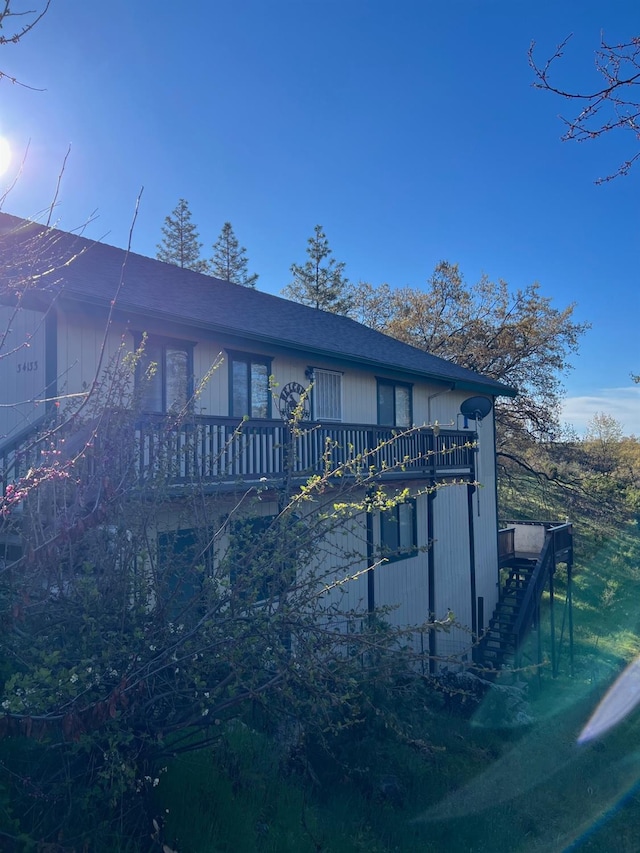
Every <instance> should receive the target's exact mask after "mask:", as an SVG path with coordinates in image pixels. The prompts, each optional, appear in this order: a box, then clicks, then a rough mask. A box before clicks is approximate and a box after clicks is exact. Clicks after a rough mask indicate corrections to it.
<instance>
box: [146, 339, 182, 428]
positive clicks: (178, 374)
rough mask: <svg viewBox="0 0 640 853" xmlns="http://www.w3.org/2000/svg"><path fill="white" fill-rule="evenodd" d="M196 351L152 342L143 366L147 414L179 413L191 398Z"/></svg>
mask: <svg viewBox="0 0 640 853" xmlns="http://www.w3.org/2000/svg"><path fill="white" fill-rule="evenodd" d="M192 354H193V347H192V346H191V345H189V344H181V343H179V342H173V341H164V340H161V339H157V338H149V339H148V340H147V341H146V343H145V346H144V353H143V356H142V360H141V364H140V373H139V377H140V405H141V408H142V411H143V412H158V413H162V412H179V411H181V410H182V409H184V408H185V406H186V405H187V403H188V401H189V398H190V396H191V374H192V370H191V364H192Z"/></svg>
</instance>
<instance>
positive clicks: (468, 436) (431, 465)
mask: <svg viewBox="0 0 640 853" xmlns="http://www.w3.org/2000/svg"><path fill="white" fill-rule="evenodd" d="M84 433H86V435H87V436H89V435H90V434H91V428H90V427H86V426H85V427H84V428H83V429H82V430H80V432H78V433H73V431H72V430H69V429H65V430H60V431H58V432H56V434H55V436H54V437H53V438H47V436H46V435H44V437H41V438H38V437H37V433H36V431H34V430H33V429H32V430H29V431H26V432H25V433H24V434H23V435H20V436H18V437H16V438H15V439H13V440H12V441H11V442H10V443H7V444H5V445H4V446H3V447H0V477H1V478H2V488H3V494H4V493H5V492H6V488H7V486H8V485H9V483H12V482H16V481H17V480H19V479H20V478H21V477H24V476H25V474H26V473H27V472H28V471H29V469H32V468H36V467H37V466H39V465H41V464H43V463H44V464H46V456H45V454H46V452H49V451H52V450H54V451H55V448H56V447H57V446H58V445H59V446H60V447H63V446H64V444H63V442H64V441H65V440H66V441H71V438H72V436H73V435H74V434H79V435H81V436H82V434H84ZM127 433H128V436H129V437H128V438H127V439H123V441H121V442H118V441H115V442H114V440H113V436H110V446H111V447H112V448H118V452H117V453H116V455H118V456H119V457H120V456H121V458H118V459H117V460H116V459H115V458H114V459H113V460H112V461H113V463H114V464H115V465H116V467H121V466H122V464H131V461H130V460H134V461H133V464H134V465H135V475H136V479H137V480H138V482H140V483H144V482H145V481H148V480H150V479H152V478H153V477H154V475H161V476H163V477H166V478H167V479H168V480H169V481H170V482H173V483H176V484H180V483H187V482H194V481H197V482H204V483H208V482H210V483H216V482H232V481H237V480H247V481H251V480H260V479H264V478H266V480H268V481H269V480H282V479H283V478H284V477H286V476H289V477H293V478H294V479H299V480H302V479H304V478H306V477H309V476H311V475H313V474H322V473H326V472H332V471H338V470H340V472H341V474H342V475H343V476H350V475H351V476H356V475H358V474H367V473H369V472H372V473H375V475H376V476H382V477H384V478H388V479H393V478H394V477H395V478H402V479H407V478H408V479H411V478H428V479H442V478H447V477H448V478H453V477H460V478H465V477H466V478H468V477H470V476H473V475H474V471H475V466H474V463H475V450H476V448H475V435H474V434H473V433H470V432H469V431H458V430H440V431H439V432H438V431H436V432H435V433H434V431H433V430H432V429H431V428H429V427H420V428H412V429H410V430H406V431H403V430H401V429H392V428H389V427H378V426H367V425H362V424H330V425H329V424H318V423H307V422H305V423H304V424H301V425H300V426H299V428H297V429H295V430H291V429H290V428H289V426H288V425H287V424H285V423H284V422H283V421H276V420H268V421H262V420H261V421H244V422H241V423H238V420H237V419H233V418H222V417H220V418H217V417H195V418H192V419H190V420H189V421H188V422H181V423H177V424H176V423H172V422H171V421H169V420H168V419H167V418H160V417H147V418H145V419H144V420H143V421H141V422H139V423H138V424H137V425H136V426H135V427H134V430H133V436H131V432H130V428H129V429H127ZM131 439H133V443H132V445H131V447H132V448H133V452H129V451H127V449H126V448H127V446H129V445H127V442H128V441H130V440H131ZM82 443H83V442H80V443H79V445H78V448H81V447H82ZM101 444H103V442H101V436H100V432H99V431H98V433H97V434H96V436H95V440H94V437H93V436H92V438H91V442H90V445H91V449H88V450H87V452H86V453H85V454H83V455H85V456H86V457H87V461H89V464H91V459H90V457H91V456H92V455H93V454H94V453H95V452H99V448H100V446H101ZM119 451H122V453H121V454H120V452H119ZM81 452H82V451H81ZM113 452H114V453H115V452H116V451H115V450H114V451H113ZM124 460H129V462H125V461H124ZM101 462H102V465H104V464H105V462H106V463H107V464H108V462H109V460H101Z"/></svg>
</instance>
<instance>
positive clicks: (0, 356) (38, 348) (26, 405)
mask: <svg viewBox="0 0 640 853" xmlns="http://www.w3.org/2000/svg"><path fill="white" fill-rule="evenodd" d="M0 376H1V377H2V381H0V444H1V443H3V442H5V441H6V440H10V439H11V437H12V436H17V435H18V434H20V433H21V432H23V431H24V430H26V429H27V428H28V427H29V425H30V424H31V423H33V422H34V421H36V420H38V419H39V418H41V417H43V416H44V414H45V405H44V402H43V401H44V395H45V388H46V365H45V315H44V313H43V312H41V311H30V310H27V309H24V308H20V309H17V310H16V309H12V308H8V307H6V306H0Z"/></svg>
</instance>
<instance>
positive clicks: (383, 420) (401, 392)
mask: <svg viewBox="0 0 640 853" xmlns="http://www.w3.org/2000/svg"><path fill="white" fill-rule="evenodd" d="M411 392H412V388H411V385H405V384H402V383H400V382H389V381H387V380H383V379H378V423H379V424H380V426H397V427H410V426H411V424H412V423H413V412H412V400H411Z"/></svg>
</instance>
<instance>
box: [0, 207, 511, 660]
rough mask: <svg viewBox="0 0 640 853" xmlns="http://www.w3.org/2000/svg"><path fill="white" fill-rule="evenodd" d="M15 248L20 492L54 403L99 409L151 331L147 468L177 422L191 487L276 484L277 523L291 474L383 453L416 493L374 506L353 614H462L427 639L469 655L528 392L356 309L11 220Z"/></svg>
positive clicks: (181, 465)
mask: <svg viewBox="0 0 640 853" xmlns="http://www.w3.org/2000/svg"><path fill="white" fill-rule="evenodd" d="M0 255H1V256H2V258H3V267H4V281H3V282H2V287H1V293H2V305H0V316H1V317H2V323H1V324H0V329H2V335H1V336H0V372H1V375H2V382H1V383H0V467H2V469H3V480H4V485H5V488H6V486H7V484H8V483H10V482H11V481H12V480H14V479H16V478H17V477H18V476H19V475H20V474H24V466H25V464H26V463H25V462H24V459H23V457H22V456H21V448H24V447H25V444H26V443H28V441H29V440H30V438H31V437H32V436H33V434H34V432H35V431H36V430H37V429H38V428H39V427H40V426H41V424H42V422H43V420H44V419H45V418H46V417H48V416H50V415H51V411H52V406H58V407H61V408H62V409H64V408H65V407H71V406H73V405H75V404H77V403H78V402H80V403H81V402H82V400H83V399H84V397H85V396H86V395H88V394H90V393H92V392H93V393H95V390H94V389H95V387H96V385H95V383H96V378H97V376H98V374H99V372H100V371H101V370H103V369H104V368H105V367H106V365H107V364H108V362H109V359H110V358H111V357H112V356H113V355H114V353H116V352H117V351H118V348H119V347H121V346H122V345H123V342H124V346H125V347H126V348H127V349H129V350H131V351H133V350H135V349H136V348H137V347H139V346H140V343H141V342H142V341H144V354H143V356H142V358H141V362H142V363H141V364H139V365H138V369H137V376H138V379H139V378H140V376H141V375H142V374H145V379H144V384H143V385H142V384H141V385H140V389H139V395H138V403H139V405H140V407H141V415H142V416H141V418H140V419H139V423H138V426H137V432H136V439H137V447H138V454H139V471H140V476H141V477H142V478H144V475H145V469H148V468H149V467H150V466H152V465H153V463H154V459H156V458H157V456H158V448H159V447H160V446H161V444H162V442H163V441H164V439H165V438H166V432H167V430H169V431H170V432H171V442H170V444H171V447H173V448H174V449H175V448H178V449H176V450H175V454H176V456H175V460H174V461H175V463H176V467H175V469H174V475H173V477H174V484H175V489H176V490H177V491H175V492H174V495H177V494H179V489H180V488H181V487H182V488H187V487H188V485H189V484H190V483H192V482H194V481H197V482H198V483H199V484H200V485H204V486H205V487H206V488H207V491H208V494H210V495H215V496H216V497H217V499H218V501H219V500H220V499H224V498H223V496H224V495H227V496H228V501H229V503H230V504H232V503H233V502H234V501H236V500H237V494H238V493H239V492H240V491H242V490H246V489H247V488H250V487H251V486H254V485H256V484H259V486H260V489H261V490H262V492H263V496H262V498H261V501H262V507H263V508H262V509H261V510H260V512H261V515H264V516H266V517H270V516H272V515H273V514H275V513H277V511H278V494H279V492H278V490H279V489H281V488H282V484H283V482H284V480H285V479H287V480H288V482H289V486H291V483H293V485H294V487H295V485H296V484H301V483H304V482H305V481H306V479H307V478H308V477H309V476H310V475H312V474H314V473H315V474H317V473H319V472H326V471H327V470H329V469H330V468H331V466H335V467H339V466H341V465H343V466H344V465H346V467H345V468H344V469H343V473H344V474H345V476H347V477H348V476H349V475H350V473H352V472H353V470H354V468H353V466H354V465H355V466H357V464H358V462H357V460H358V459H361V460H362V459H364V460H366V466H367V469H368V473H369V476H371V474H372V472H373V474H374V475H375V480H376V482H379V483H383V484H385V485H386V486H388V488H389V490H390V493H392V494H395V495H397V494H399V493H402V495H403V498H402V500H401V501H397V502H395V503H394V505H393V506H392V507H391V508H388V509H387V510H385V511H364V510H363V511H362V513H361V515H360V516H359V517H356V524H357V525H359V528H360V533H361V535H359V536H355V535H354V536H352V540H353V541H352V542H350V545H349V548H350V550H351V553H353V552H354V551H355V552H357V557H358V558H357V560H356V561H355V568H356V569H359V570H361V571H360V573H359V574H358V573H357V572H355V571H353V567H351V569H350V571H351V572H352V573H353V574H357V577H356V578H355V579H354V580H352V581H350V582H349V584H348V587H347V591H346V593H345V591H344V589H343V590H341V595H342V597H343V600H344V602H345V606H346V607H350V608H357V607H362V606H364V607H365V608H369V609H370V610H372V609H374V608H376V607H378V606H381V605H384V606H387V605H388V606H392V607H393V608H394V609H392V610H390V612H389V613H388V614H387V616H386V618H387V619H388V620H389V621H390V622H392V623H395V624H397V625H416V626H418V625H422V624H423V623H425V621H426V620H428V619H429V617H430V616H435V617H437V618H442V617H444V616H445V615H446V614H447V613H448V612H452V613H453V614H454V615H455V620H456V622H457V623H459V624H460V625H462V626H465V628H466V630H462V629H454V630H452V631H450V632H448V633H436V632H428V633H427V635H426V639H425V636H424V635H422V634H421V633H420V632H419V631H418V632H416V639H415V643H416V644H417V643H426V645H427V649H428V651H429V652H430V653H431V654H432V655H438V656H448V655H460V656H467V657H468V658H470V656H471V652H470V649H471V646H472V640H473V639H474V638H477V637H478V636H480V635H481V634H482V633H483V631H484V630H485V629H486V627H487V625H488V623H489V618H490V617H491V614H492V613H493V611H494V608H495V606H496V604H497V602H498V598H499V585H498V580H499V558H498V524H497V498H496V455H495V434H494V417H493V407H494V401H495V398H496V397H497V396H500V395H506V396H512V395H514V393H515V391H514V389H512V388H509V387H506V386H504V385H502V384H500V383H498V382H496V381H494V380H492V379H489V378H486V377H483V376H480V375H478V374H476V373H473V372H472V371H469V370H466V369H464V368H462V367H459V366H457V365H455V364H452V363H450V362H448V361H445V360H443V359H440V358H437V357H434V356H432V355H430V354H428V353H426V352H424V351H421V350H419V349H416V348H413V347H411V346H408V345H406V344H404V343H401V342H400V341H397V340H395V339H393V338H390V337H388V336H386V335H384V334H381V333H379V332H376V331H374V330H372V329H370V328H367V327H365V326H363V325H361V324H359V323H357V322H355V321H353V320H351V319H349V318H347V317H343V316H338V315H335V314H331V313H327V312H323V311H319V310H316V309H313V308H309V307H306V306H304V305H300V304H297V303H294V302H290V301H288V300H285V299H281V298H279V297H276V296H272V295H271V294H268V293H263V292H260V291H256V290H253V289H251V288H244V287H242V286H238V285H234V284H231V283H228V282H223V281H219V280H217V279H215V278H212V277H210V276H206V275H201V274H198V273H194V272H191V271H189V270H185V269H180V268H178V267H176V266H172V265H169V264H165V263H162V262H160V261H156V260H153V259H150V258H146V257H142V256H139V255H136V254H133V253H126V252H125V251H123V250H121V249H118V248H114V247H112V246H108V245H104V244H102V243H95V242H92V241H91V240H88V239H86V238H84V237H80V236H76V235H74V234H69V233H64V232H61V231H58V230H56V229H47V228H44V227H42V226H40V225H37V224H34V223H29V222H26V221H23V220H19V219H16V218H14V217H10V216H8V215H5V214H0ZM149 363H153V365H154V371H153V373H152V375H151V376H150V375H149V374H148V373H145V371H144V366H145V365H146V364H149ZM212 365H216V369H214V370H211V367H212ZM205 377H207V379H206V382H202V380H203V379H204V378H205ZM196 390H197V399H196V400H195V401H193V394H194V391H196ZM190 401H191V402H190ZM296 409H297V418H298V422H297V429H296V430H295V431H294V434H293V435H292V433H291V430H290V428H289V426H288V421H289V419H290V417H291V413H292V411H293V410H296ZM177 412H182V414H183V417H182V418H180V419H179V420H178V419H174V420H173V421H172V424H173V425H172V426H170V427H169V426H167V420H166V418H164V417H163V416H165V415H167V414H168V413H169V414H171V413H177ZM185 412H188V417H186V418H185V417H184V413H185ZM398 436H400V437H398ZM163 446H164V447H166V444H165V445H163ZM179 448H181V449H182V450H179ZM21 466H22V467H21ZM174 515H175V517H176V519H177V514H176V513H175V506H174V508H173V509H169V510H167V512H166V513H165V514H164V521H163V524H164V530H160V529H159V530H158V531H157V535H158V536H159V537H161V536H162V535H164V533H165V532H166V530H169V529H171V525H172V517H174ZM175 524H176V525H178V524H179V525H180V526H181V528H184V527H185V521H184V519H183V518H180V520H179V521H177V520H176V521H175ZM256 535H259V533H257V534H256ZM339 568H340V567H336V569H337V570H338V569H339ZM367 569H369V570H368V571H367Z"/></svg>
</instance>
